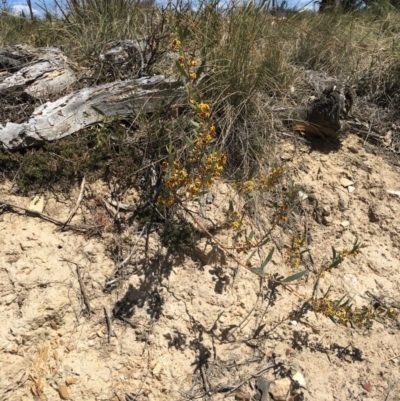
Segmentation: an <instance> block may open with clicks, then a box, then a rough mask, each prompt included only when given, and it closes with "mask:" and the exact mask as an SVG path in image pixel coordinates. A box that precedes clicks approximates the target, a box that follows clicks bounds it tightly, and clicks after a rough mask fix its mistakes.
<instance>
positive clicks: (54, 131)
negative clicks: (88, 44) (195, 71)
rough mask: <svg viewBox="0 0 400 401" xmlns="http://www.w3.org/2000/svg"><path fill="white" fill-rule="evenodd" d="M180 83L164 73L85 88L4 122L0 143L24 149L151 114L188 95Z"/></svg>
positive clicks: (8, 146)
mask: <svg viewBox="0 0 400 401" xmlns="http://www.w3.org/2000/svg"><path fill="white" fill-rule="evenodd" d="M179 85H180V84H179V82H177V81H176V80H174V79H169V78H165V77H164V76H163V75H156V76H153V77H143V78H138V79H134V80H129V81H119V82H112V83H108V84H104V85H100V86H97V87H92V88H83V89H81V90H79V91H77V92H74V93H71V94H69V95H66V96H63V97H61V98H60V99H57V100H56V101H54V102H47V103H45V104H43V105H41V106H39V107H37V108H36V109H35V111H34V112H33V114H32V115H31V117H30V118H29V120H28V121H26V122H23V123H21V124H16V123H12V122H9V123H7V124H6V125H5V126H2V125H0V142H1V143H2V144H3V146H4V147H6V148H8V149H21V148H26V147H31V146H37V145H40V144H43V143H44V142H46V141H55V140H57V139H60V138H63V137H65V136H68V135H71V134H73V133H75V132H78V131H80V130H82V129H83V128H87V127H89V126H91V125H93V124H95V123H98V122H101V121H103V120H105V119H107V118H115V117H124V116H131V115H137V114H138V113H140V112H144V113H151V112H155V111H157V110H159V109H160V108H161V107H163V106H165V105H168V104H171V103H172V102H174V101H176V102H177V103H180V102H182V97H183V95H184V91H183V89H182V88H181V87H180V86H179Z"/></svg>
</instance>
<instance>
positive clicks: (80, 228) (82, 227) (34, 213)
mask: <svg viewBox="0 0 400 401" xmlns="http://www.w3.org/2000/svg"><path fill="white" fill-rule="evenodd" d="M0 206H3V207H7V208H10V209H19V210H23V211H25V212H26V213H27V215H31V216H33V217H40V218H41V219H43V220H46V221H48V222H50V223H53V224H55V225H56V226H65V228H69V229H71V230H75V231H88V230H90V229H93V226H87V225H80V226H77V225H73V224H67V225H65V223H64V222H63V221H60V220H56V219H53V217H50V216H48V215H47V214H44V213H40V212H37V211H36V210H30V209H27V208H26V207H22V206H18V205H14V204H13V203H9V202H5V201H3V200H1V199H0Z"/></svg>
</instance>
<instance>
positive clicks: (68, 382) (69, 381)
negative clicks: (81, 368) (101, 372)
mask: <svg viewBox="0 0 400 401" xmlns="http://www.w3.org/2000/svg"><path fill="white" fill-rule="evenodd" d="M77 381H78V379H77V378H76V377H67V378H66V379H65V384H66V385H67V386H70V385H71V384H74V383H76V382H77Z"/></svg>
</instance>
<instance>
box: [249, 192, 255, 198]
mask: <svg viewBox="0 0 400 401" xmlns="http://www.w3.org/2000/svg"><path fill="white" fill-rule="evenodd" d="M247 196H248V197H249V198H254V197H255V196H256V193H255V192H254V191H253V192H250V193H248V194H247Z"/></svg>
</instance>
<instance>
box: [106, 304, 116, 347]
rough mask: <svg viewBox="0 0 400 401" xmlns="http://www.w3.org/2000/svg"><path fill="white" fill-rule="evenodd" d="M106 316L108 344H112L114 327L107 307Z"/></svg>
mask: <svg viewBox="0 0 400 401" xmlns="http://www.w3.org/2000/svg"><path fill="white" fill-rule="evenodd" d="M104 315H105V317H106V323H107V336H108V339H107V342H108V343H110V341H111V336H113V335H114V330H113V327H112V322H111V316H110V311H109V310H108V308H107V306H105V307H104Z"/></svg>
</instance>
